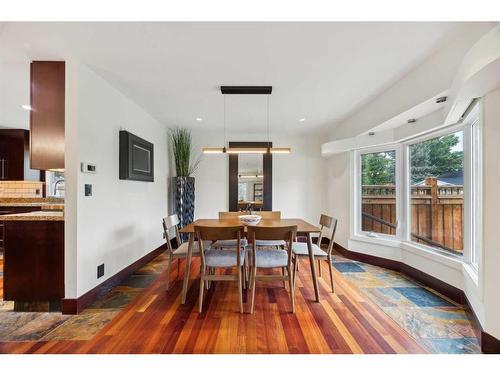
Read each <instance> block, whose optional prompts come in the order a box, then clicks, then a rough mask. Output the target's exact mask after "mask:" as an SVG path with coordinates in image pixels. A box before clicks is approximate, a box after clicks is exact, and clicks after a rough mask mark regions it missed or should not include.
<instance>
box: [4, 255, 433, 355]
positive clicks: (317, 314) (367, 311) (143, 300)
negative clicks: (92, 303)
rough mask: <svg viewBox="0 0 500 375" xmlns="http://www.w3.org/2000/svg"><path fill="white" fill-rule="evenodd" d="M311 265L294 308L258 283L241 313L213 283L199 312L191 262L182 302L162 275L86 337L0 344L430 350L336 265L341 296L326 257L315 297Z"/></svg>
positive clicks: (78, 348)
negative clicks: (250, 310)
mask: <svg viewBox="0 0 500 375" xmlns="http://www.w3.org/2000/svg"><path fill="white" fill-rule="evenodd" d="M308 266H309V265H308V263H307V260H303V261H302V263H301V272H300V273H299V278H298V280H297V288H296V304H297V312H296V314H291V313H290V312H289V311H290V301H289V298H288V292H287V290H285V289H284V288H283V287H282V286H281V284H280V283H271V284H269V283H267V284H257V291H256V308H255V314H253V315H250V314H240V313H239V307H238V292H237V289H236V285H235V283H232V282H219V283H217V284H216V285H215V287H212V288H211V289H210V290H209V291H208V292H207V293H206V297H205V302H204V311H203V313H201V314H199V313H198V310H197V296H198V282H197V281H196V279H195V278H196V277H197V274H198V272H197V271H196V270H197V268H198V265H197V264H194V266H193V267H192V275H191V277H192V279H193V280H192V284H191V287H190V289H189V292H188V298H187V302H186V304H185V305H181V304H180V293H181V287H182V282H181V281H180V280H177V281H176V282H175V283H174V284H173V285H172V287H171V289H170V290H169V291H168V292H167V291H165V286H164V285H165V276H166V274H165V273H162V274H161V275H160V276H159V277H158V278H157V279H156V280H155V281H154V282H153V283H152V284H151V285H150V286H149V288H147V289H146V290H145V291H144V292H143V293H141V294H140V295H139V296H138V297H137V298H136V299H135V300H134V301H133V302H132V303H131V304H130V305H129V306H128V307H127V308H126V309H124V310H123V311H122V312H121V313H120V314H119V315H117V317H116V318H115V319H113V320H112V321H111V323H110V324H108V325H107V326H106V327H105V328H104V329H102V330H101V331H100V332H99V333H98V334H97V335H96V336H94V338H92V339H91V340H89V341H42V342H3V343H0V353H425V350H424V349H423V348H422V347H421V346H420V345H418V343H416V342H415V341H414V340H413V339H412V338H411V337H410V336H409V335H408V334H407V333H406V332H405V331H404V330H402V329H401V328H400V327H399V326H398V325H397V324H396V323H395V322H393V321H392V320H391V319H390V318H389V317H388V316H387V315H386V314H385V313H384V312H383V311H382V310H381V309H380V308H378V307H377V306H376V305H375V304H374V303H373V302H371V301H370V300H369V299H368V297H366V296H365V295H363V294H362V293H361V292H360V291H359V290H358V289H357V288H356V287H354V286H353V285H352V284H350V283H349V282H348V281H347V280H346V279H345V278H344V277H343V276H342V275H341V274H340V273H339V272H337V271H336V270H334V279H335V283H336V294H332V293H330V292H329V283H328V269H327V264H326V263H324V264H323V278H320V283H319V284H320V293H321V302H320V303H316V302H314V301H313V298H314V292H313V289H312V283H311V279H310V276H309V267H308ZM172 268H173V271H172V276H173V277H175V276H176V275H175V273H176V268H177V267H172ZM181 276H182V275H181ZM247 307H248V306H246V308H247Z"/></svg>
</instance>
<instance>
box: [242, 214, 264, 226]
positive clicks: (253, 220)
mask: <svg viewBox="0 0 500 375" xmlns="http://www.w3.org/2000/svg"><path fill="white" fill-rule="evenodd" d="M238 219H240V221H241V222H243V223H245V224H246V225H257V224H259V222H260V219H262V216H259V215H240V216H238Z"/></svg>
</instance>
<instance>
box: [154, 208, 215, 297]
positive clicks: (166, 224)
mask: <svg viewBox="0 0 500 375" xmlns="http://www.w3.org/2000/svg"><path fill="white" fill-rule="evenodd" d="M179 223H180V221H179V218H178V216H177V215H170V216H167V217H165V218H164V219H163V221H162V224H163V238H164V239H165V240H166V241H167V256H168V269H167V283H166V284H167V290H168V288H169V286H170V272H171V270H172V263H173V262H174V260H176V259H177V277H179V262H180V259H183V258H186V256H187V252H188V246H189V244H188V243H187V242H182V241H181V236H180V234H179ZM172 228H175V238H176V240H177V248H176V249H174V248H173V247H172V244H171V243H170V236H169V233H170V231H171V230H172ZM209 247H210V242H207V243H206V244H205V248H209ZM199 253H200V246H199V244H198V241H194V242H193V251H192V255H193V256H198V255H199Z"/></svg>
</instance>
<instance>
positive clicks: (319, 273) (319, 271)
mask: <svg viewBox="0 0 500 375" xmlns="http://www.w3.org/2000/svg"><path fill="white" fill-rule="evenodd" d="M318 276H319V277H321V259H318Z"/></svg>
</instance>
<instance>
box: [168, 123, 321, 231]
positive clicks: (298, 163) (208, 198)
mask: <svg viewBox="0 0 500 375" xmlns="http://www.w3.org/2000/svg"><path fill="white" fill-rule="evenodd" d="M192 135H193V141H194V143H195V153H201V148H202V147H221V145H222V144H223V143H224V135H223V134H222V133H214V132H193V133H192ZM227 139H228V141H265V140H266V135H263V134H228V135H227ZM271 141H272V142H273V145H274V146H275V147H285V146H287V147H291V148H292V152H291V153H290V154H285V155H273V210H280V211H281V212H282V216H283V217H299V218H304V219H306V220H309V221H311V222H312V223H317V222H318V221H319V215H320V214H321V213H323V212H325V203H326V185H325V182H326V177H325V160H324V159H323V158H322V157H321V147H320V145H321V142H322V138H321V137H319V136H317V137H312V136H311V137H304V136H288V135H279V134H273V136H272V137H271ZM228 168H229V162H228V157H227V155H224V154H215V155H203V157H202V161H201V163H200V166H199V169H198V170H197V171H196V173H195V175H194V177H195V178H196V182H195V184H196V198H195V217H197V218H201V217H203V218H215V217H217V214H218V212H219V211H224V210H227V209H228V199H229V198H228V194H229V188H228ZM173 172H174V171H173Z"/></svg>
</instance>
